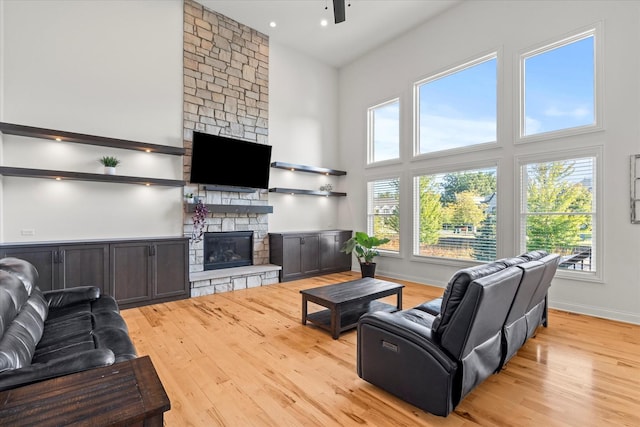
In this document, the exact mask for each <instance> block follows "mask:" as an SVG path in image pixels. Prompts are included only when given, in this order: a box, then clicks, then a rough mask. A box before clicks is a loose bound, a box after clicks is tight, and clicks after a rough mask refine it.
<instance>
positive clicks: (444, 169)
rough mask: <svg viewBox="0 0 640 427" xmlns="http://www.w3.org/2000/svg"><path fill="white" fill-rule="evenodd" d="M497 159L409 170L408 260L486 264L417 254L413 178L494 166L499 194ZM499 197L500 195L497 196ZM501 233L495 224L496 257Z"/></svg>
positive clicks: (449, 264)
mask: <svg viewBox="0 0 640 427" xmlns="http://www.w3.org/2000/svg"><path fill="white" fill-rule="evenodd" d="M499 163H500V162H499V159H486V160H481V161H476V162H465V163H455V164H449V165H439V166H433V167H429V168H428V169H427V168H419V169H412V170H410V171H409V180H410V181H411V201H410V203H411V215H410V221H411V254H410V257H409V260H410V261H412V262H413V261H415V262H424V263H429V264H438V265H448V266H453V267H460V268H462V267H468V266H469V265H480V264H486V262H484V261H477V260H472V259H458V258H445V257H436V256H430V255H418V254H416V252H417V249H418V245H419V244H420V239H418V238H417V237H416V229H415V226H416V221H417V218H416V191H417V190H418V189H417V188H416V185H415V178H416V177H418V176H422V175H437V174H441V173H455V172H464V171H469V170H477V169H487V168H495V169H496V192H497V193H498V194H500V164H499ZM498 197H500V196H498ZM500 205H501V203H500V202H498V205H497V217H498V218H500V216H501V209H500ZM501 235H502V233H501V231H500V226H499V225H498V226H496V257H497V258H499V257H500V255H499V254H500V253H501V247H500V246H501V237H502V236H501Z"/></svg>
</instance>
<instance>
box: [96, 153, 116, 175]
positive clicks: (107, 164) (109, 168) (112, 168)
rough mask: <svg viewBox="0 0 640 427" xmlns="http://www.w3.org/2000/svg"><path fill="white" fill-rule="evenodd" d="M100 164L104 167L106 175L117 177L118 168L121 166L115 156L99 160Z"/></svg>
mask: <svg viewBox="0 0 640 427" xmlns="http://www.w3.org/2000/svg"><path fill="white" fill-rule="evenodd" d="M98 161H99V162H100V164H101V165H102V166H104V173H105V174H106V175H115V174H116V166H118V165H119V164H120V160H118V158H117V157H113V156H103V157H101V158H100V159H98Z"/></svg>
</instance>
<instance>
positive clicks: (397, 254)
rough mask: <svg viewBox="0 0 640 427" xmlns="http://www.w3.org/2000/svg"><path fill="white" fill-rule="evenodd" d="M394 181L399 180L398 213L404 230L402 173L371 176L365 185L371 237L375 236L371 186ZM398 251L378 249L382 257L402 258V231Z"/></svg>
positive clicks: (368, 228)
mask: <svg viewBox="0 0 640 427" xmlns="http://www.w3.org/2000/svg"><path fill="white" fill-rule="evenodd" d="M393 179H397V180H398V211H399V215H400V219H399V220H400V228H401V229H402V222H403V218H402V210H401V208H402V182H403V176H402V173H400V172H398V173H390V174H386V175H376V176H370V177H367V178H366V183H365V190H366V191H365V194H366V230H367V234H368V235H370V236H373V235H374V233H373V229H372V227H371V226H372V224H373V218H374V215H375V214H374V213H373V207H372V206H370V205H369V201H370V200H372V199H373V198H372V197H370V194H369V185H370V184H371V183H373V182H376V181H385V180H393ZM398 244H399V245H398V251H397V252H396V251H392V250H388V249H380V248H378V252H379V253H380V255H381V256H389V257H394V258H402V252H403V251H402V230H400V231H399V232H398Z"/></svg>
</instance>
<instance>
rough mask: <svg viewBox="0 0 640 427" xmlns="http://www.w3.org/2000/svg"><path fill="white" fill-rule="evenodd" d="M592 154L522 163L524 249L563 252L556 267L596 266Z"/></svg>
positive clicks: (585, 268) (588, 268) (588, 269)
mask: <svg viewBox="0 0 640 427" xmlns="http://www.w3.org/2000/svg"><path fill="white" fill-rule="evenodd" d="M595 167H596V157H581V158H570V159H566V160H558V161H549V162H536V163H533V162H532V163H524V164H521V166H520V172H521V174H522V177H521V195H522V203H521V213H520V215H521V220H520V224H521V232H520V234H521V235H520V241H521V244H520V246H521V249H522V251H531V250H538V249H542V250H545V251H547V252H550V253H551V252H553V253H558V254H560V255H561V256H562V261H561V264H560V266H559V268H560V269H566V270H579V271H586V272H595V271H596V251H595V247H596V246H595V243H596V233H595V231H596V227H597V216H596V192H595V188H596V186H595V185H594V183H595Z"/></svg>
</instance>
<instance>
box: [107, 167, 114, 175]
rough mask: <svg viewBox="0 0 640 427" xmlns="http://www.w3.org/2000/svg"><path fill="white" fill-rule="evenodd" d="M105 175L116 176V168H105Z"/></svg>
mask: <svg viewBox="0 0 640 427" xmlns="http://www.w3.org/2000/svg"><path fill="white" fill-rule="evenodd" d="M104 174H105V175H115V174H116V168H115V167H113V166H105V167H104Z"/></svg>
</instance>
